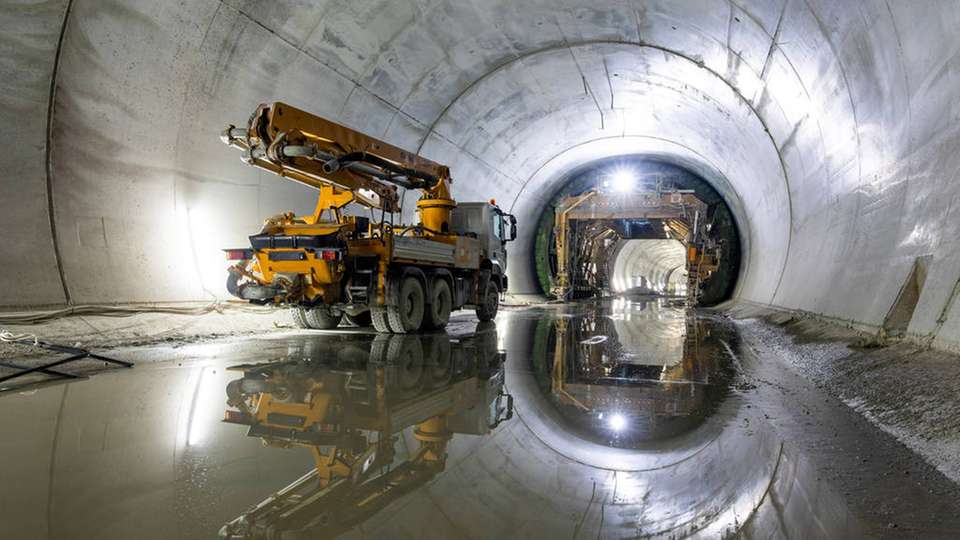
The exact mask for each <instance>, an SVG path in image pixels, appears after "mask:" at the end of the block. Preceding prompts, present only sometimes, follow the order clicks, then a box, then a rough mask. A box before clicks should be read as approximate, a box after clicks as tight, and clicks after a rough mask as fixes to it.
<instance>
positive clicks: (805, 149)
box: [0, 0, 960, 344]
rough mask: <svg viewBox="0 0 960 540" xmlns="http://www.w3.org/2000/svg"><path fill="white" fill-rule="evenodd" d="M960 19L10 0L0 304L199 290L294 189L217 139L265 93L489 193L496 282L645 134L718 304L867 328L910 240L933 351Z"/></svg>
mask: <svg viewBox="0 0 960 540" xmlns="http://www.w3.org/2000/svg"><path fill="white" fill-rule="evenodd" d="M958 19H960V12H958V11H957V10H956V9H955V6H954V5H953V3H952V2H945V1H944V2H936V1H934V2H927V3H924V5H923V9H917V6H914V5H912V4H911V3H876V2H866V1H863V2H860V1H852V2H843V3H838V2H833V1H829V0H778V1H774V2H765V3H762V4H760V3H752V2H745V1H743V0H729V1H728V0H702V1H700V2H694V3H678V2H670V1H668V0H662V1H652V0H651V1H628V2H622V1H618V2H603V1H601V2H584V1H582V0H580V1H574V0H550V1H547V0H538V1H525V2H510V1H507V0H491V1H487V2H470V3H465V2H454V1H441V0H438V1H435V2H414V1H412V0H411V1H386V0H378V1H370V2H350V3H340V2H323V1H317V2H308V1H304V0H274V1H269V2H268V1H253V0H248V1H245V0H223V1H218V0H193V1H189V2H181V3H167V2H150V1H147V0H122V1H121V0H100V1H96V2H94V1H91V0H67V1H60V2H56V1H54V2H39V1H37V2H31V1H22V2H16V3H15V4H14V5H12V6H10V7H9V8H8V9H5V16H4V17H3V20H2V22H0V32H2V35H3V36H4V40H3V42H2V43H0V47H2V48H3V53H4V55H3V57H4V61H3V62H2V64H0V75H2V77H0V80H2V82H0V85H2V92H0V96H2V97H0V100H2V103H3V107H2V112H0V119H2V122H0V134H2V135H3V136H4V140H6V141H8V144H7V151H6V152H3V153H2V156H0V167H2V170H4V171H5V172H6V181H5V182H3V183H2V187H0V200H2V201H3V205H2V212H0V223H2V226H3V230H4V232H5V237H6V240H7V245H6V255H7V257H6V261H7V264H6V268H5V272H4V274H3V278H0V279H2V284H3V286H2V287H0V305H29V306H36V305H42V304H62V303H64V302H73V303H91V302H114V301H122V302H141V301H170V300H189V299H203V298H207V297H209V296H210V295H223V294H224V292H223V291H222V283H221V281H222V279H223V277H224V271H223V261H222V260H221V259H220V255H219V251H218V250H219V249H220V248H222V247H229V246H231V245H238V244H242V243H244V241H245V236H246V235H247V234H249V233H250V231H252V230H255V229H256V228H257V227H258V225H259V223H260V221H261V220H262V219H263V218H264V217H266V216H269V215H271V214H273V213H276V212H279V211H286V210H295V211H305V210H307V209H309V208H310V207H311V206H312V205H311V200H310V199H311V194H310V193H309V191H307V190H305V189H303V188H301V187H299V186H297V185H294V184H292V183H289V182H285V181H283V180H280V179H278V178H273V177H271V176H269V175H267V174H264V173H260V172H258V171H255V170H253V169H251V168H249V167H247V166H245V165H243V164H242V163H241V162H240V161H239V159H237V155H235V153H233V152H231V151H230V150H229V149H227V148H226V147H224V146H222V145H221V144H220V142H219V141H218V139H217V133H218V132H219V130H220V129H222V127H223V126H225V125H226V124H228V123H241V122H243V121H245V120H246V117H247V115H248V114H249V113H250V112H251V111H252V110H253V108H254V107H255V106H256V104H258V103H260V102H265V101H273V100H283V101H287V102H290V103H291V104H293V105H296V106H300V107H304V108H306V109H309V110H311V111H314V112H316V113H319V114H322V115H325V116H328V117H330V118H332V119H334V120H337V121H340V122H343V123H346V124H348V125H350V126H352V127H355V128H358V129H361V130H363V131H366V132H368V133H370V134H372V135H375V136H379V137H382V138H384V139H386V140H388V141H390V142H392V143H394V144H397V145H400V146H403V147H406V148H409V149H418V150H420V151H421V152H422V153H423V154H424V155H425V156H427V157H429V158H432V159H435V160H439V161H441V162H443V163H446V164H448V165H450V167H451V168H452V170H453V173H454V178H455V185H454V190H455V196H456V197H457V198H459V199H461V200H470V199H474V200H485V199H488V198H496V199H497V200H498V201H499V202H500V203H501V204H503V205H506V206H511V207H512V208H513V211H514V212H515V213H516V214H517V215H518V217H519V219H520V220H521V231H523V232H524V233H525V236H524V237H522V238H521V239H520V240H519V241H518V242H517V243H516V244H515V245H513V246H511V247H512V248H513V252H512V255H511V277H512V278H513V280H512V281H511V283H512V286H513V287H515V288H516V289H515V290H516V291H517V292H527V291H530V290H532V288H533V287H534V280H533V279H532V275H531V272H530V264H529V252H530V234H532V230H533V227H532V223H533V222H534V220H535V219H536V217H537V215H538V214H539V212H540V211H541V210H542V207H543V204H544V202H545V201H546V200H547V199H548V198H549V196H550V194H551V192H553V191H555V190H556V189H557V188H558V187H559V183H560V182H562V181H563V179H564V178H566V177H567V176H568V174H569V173H570V172H571V171H573V170H574V169H576V168H578V167H582V166H584V165H585V164H587V163H589V162H591V161H594V160H597V159H601V158H604V157H608V156H611V155H624V154H651V155H656V156H659V157H663V158H667V159H672V160H673V161H675V162H676V163H678V164H682V165H685V166H688V167H690V168H692V169H693V170H695V171H696V172H698V173H701V174H703V175H704V177H705V178H707V179H708V180H711V181H712V182H713V183H714V184H715V186H716V187H717V189H718V191H720V192H721V193H722V194H723V195H724V196H725V198H726V199H727V200H728V202H729V203H730V205H731V207H732V208H733V210H734V214H735V215H736V218H737V220H738V224H739V225H740V228H741V230H742V232H743V237H744V238H743V239H744V245H745V248H746V251H745V255H744V261H745V262H744V270H743V272H742V276H741V282H740V284H739V286H738V290H737V295H738V296H739V297H740V298H741V299H746V300H751V301H755V302H760V303H772V304H776V305H780V306H785V307H790V308H798V309H803V310H807V311H811V312H815V313H821V314H825V315H828V316H831V317H836V318H839V319H848V320H853V321H857V322H860V323H865V324H874V325H876V324H880V323H881V322H882V320H883V317H884V315H885V314H886V312H887V310H888V309H889V306H890V305H891V303H892V302H893V300H894V298H895V297H896V295H897V292H898V290H899V289H900V287H901V285H902V283H903V281H904V279H905V278H906V276H907V274H908V273H909V270H910V267H911V265H912V262H913V259H914V258H915V257H917V256H920V255H927V254H931V255H933V262H932V263H931V266H930V273H929V277H928V279H927V284H926V286H925V289H924V291H923V294H922V295H921V299H920V304H919V306H918V309H917V315H916V316H915V317H914V320H913V322H912V324H911V328H910V329H911V331H913V332H914V333H919V334H925V333H930V332H940V331H941V329H942V332H941V334H942V335H941V338H944V339H943V340H942V344H951V343H953V342H952V338H951V337H950V336H958V335H960V327H958V325H960V318H958V317H955V316H952V315H953V313H952V309H953V308H952V305H953V303H950V302H948V300H949V297H950V295H951V291H953V289H954V284H955V283H956V282H957V278H958V275H957V270H956V268H957V267H958V265H957V264H956V262H957V261H956V260H955V259H956V257H957V255H956V253H960V250H957V249H956V245H955V242H956V240H955V239H956V238H960V235H958V234H957V232H958V231H957V228H958V223H960V222H958V221H957V220H951V219H950V212H951V210H952V207H953V204H952V203H953V200H954V199H955V198H956V196H957V194H958V191H960V188H958V187H957V185H956V183H955V182H953V180H954V178H953V177H954V175H955V171H956V170H960V157H958V156H960V153H958V152H956V151H955V149H956V140H957V134H956V129H957V128H956V127H955V126H957V125H958V124H957V122H955V118H956V116H957V112H956V111H957V110H958V108H960V103H958V97H957V96H958V95H960V94H958V93H957V92H956V89H957V88H958V81H957V77H958V76H960V75H958V73H960V71H958V70H956V69H954V64H955V63H956V58H957V51H958V49H960V37H958V36H957V35H956V33H955V32H954V28H955V27H956V25H957V23H958V22H960V20H958ZM414 198H415V197H414V196H413V194H411V196H410V197H408V200H407V201H406V203H407V206H408V207H409V206H411V205H412V202H413V199H414ZM524 223H527V224H531V226H529V227H523V226H522V224H524ZM945 306H946V308H945ZM957 309H960V308H957ZM938 320H939V321H940V322H938Z"/></svg>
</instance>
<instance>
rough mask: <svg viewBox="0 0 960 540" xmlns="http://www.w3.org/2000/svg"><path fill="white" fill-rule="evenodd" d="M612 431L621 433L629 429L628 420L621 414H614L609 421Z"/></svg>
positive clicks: (608, 424)
mask: <svg viewBox="0 0 960 540" xmlns="http://www.w3.org/2000/svg"><path fill="white" fill-rule="evenodd" d="M607 426H609V427H610V429H612V430H614V431H617V432H620V431H623V430H624V429H626V428H627V418H626V417H625V416H623V415H622V414H620V413H613V414H611V415H610V418H609V419H608V420H607Z"/></svg>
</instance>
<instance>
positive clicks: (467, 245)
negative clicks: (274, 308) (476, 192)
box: [222, 103, 517, 333]
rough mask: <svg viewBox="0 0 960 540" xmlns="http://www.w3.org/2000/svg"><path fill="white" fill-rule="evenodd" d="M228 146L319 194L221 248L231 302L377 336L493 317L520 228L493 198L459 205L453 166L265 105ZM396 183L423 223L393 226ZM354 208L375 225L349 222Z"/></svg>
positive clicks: (229, 135)
mask: <svg viewBox="0 0 960 540" xmlns="http://www.w3.org/2000/svg"><path fill="white" fill-rule="evenodd" d="M222 139H223V141H224V142H225V143H226V144H228V145H229V146H232V147H235V148H238V149H240V150H242V151H243V160H244V162H246V163H248V164H250V165H253V166H255V167H259V168H261V169H264V170H267V171H270V172H272V173H274V174H276V175H279V176H281V177H284V178H289V179H291V180H294V181H297V182H300V183H302V184H306V185H308V186H311V187H314V188H317V189H318V190H319V191H320V193H319V196H318V198H317V205H316V208H315V209H314V211H313V213H312V214H310V215H304V216H295V215H293V213H289V212H288V213H285V214H280V215H277V216H274V217H271V218H269V219H267V220H266V222H265V224H264V227H263V229H262V230H261V231H260V232H259V233H258V234H255V235H253V236H251V237H250V247H249V248H241V249H228V250H225V251H226V252H227V258H228V259H230V260H235V261H237V262H236V264H234V265H233V266H232V267H230V269H229V276H228V278H227V290H229V291H230V293H231V294H232V295H234V296H236V297H238V298H241V299H244V300H248V301H250V302H252V303H256V304H273V305H279V306H289V307H290V308H291V309H292V314H293V319H294V321H295V322H296V324H297V325H299V326H301V327H304V328H315V329H330V328H334V327H336V326H337V325H338V324H340V322H341V320H342V319H346V322H347V324H350V325H353V326H366V325H369V324H373V326H374V327H375V328H376V330H377V331H378V332H381V333H408V332H415V331H417V330H434V329H439V328H443V327H444V326H446V324H447V321H448V320H449V318H450V312H451V311H452V310H455V309H460V308H462V307H465V306H473V307H474V308H475V309H476V313H477V317H478V318H479V319H480V320H481V321H488V320H491V319H493V318H494V317H495V316H496V314H497V309H498V307H499V303H500V296H501V294H502V293H503V292H505V291H506V289H507V277H506V274H505V272H506V267H507V252H506V243H507V242H508V241H511V240H513V239H515V238H516V235H517V221H516V218H515V217H513V216H512V215H510V214H507V213H505V212H503V211H502V210H500V208H498V207H497V206H496V204H495V202H494V201H492V200H491V201H490V202H489V203H485V202H483V203H459V204H458V203H457V202H456V201H454V200H453V198H452V197H451V194H450V183H451V178H450V171H449V169H448V168H447V167H445V166H443V165H440V164H438V163H434V162H433V161H430V160H427V159H424V158H422V157H420V156H418V155H416V154H412V153H410V152H407V151H405V150H403V149H400V148H397V147H395V146H392V145H390V144H387V143H385V142H383V141H380V140H378V139H375V138H373V137H369V136H367V135H364V134H363V133H360V132H357V131H354V130H352V129H350V128H347V127H345V126H342V125H340V124H337V123H335V122H331V121H329V120H326V119H324V118H320V117H318V116H314V115H312V114H310V113H307V112H305V111H302V110H299V109H296V108H294V107H291V106H289V105H286V104H283V103H274V104H272V105H260V107H258V108H257V110H256V111H255V112H254V113H253V116H251V117H250V121H249V122H248V124H247V126H246V127H241V128H237V127H234V126H229V127H227V129H226V130H224V132H223V135H222ZM398 187H403V188H405V189H416V190H420V192H421V196H420V199H419V201H418V202H417V214H418V216H419V223H418V224H416V225H411V226H405V225H399V224H394V223H393V216H394V215H395V214H396V213H398V212H400V211H401V201H400V197H399V195H398ZM351 204H353V205H354V208H360V209H361V210H363V209H364V207H365V208H366V211H367V212H369V217H366V216H361V215H348V213H347V211H346V207H347V206H348V205H351ZM377 211H379V212H377ZM378 213H379V216H378V215H377V214H378Z"/></svg>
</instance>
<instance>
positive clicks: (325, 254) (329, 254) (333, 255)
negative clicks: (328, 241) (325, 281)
mask: <svg viewBox="0 0 960 540" xmlns="http://www.w3.org/2000/svg"><path fill="white" fill-rule="evenodd" d="M320 257H321V258H322V259H323V260H325V261H335V260H337V251H336V250H334V249H325V250H323V251H321V252H320Z"/></svg>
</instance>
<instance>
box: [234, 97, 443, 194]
mask: <svg viewBox="0 0 960 540" xmlns="http://www.w3.org/2000/svg"><path fill="white" fill-rule="evenodd" d="M221 138H222V140H223V142H224V143H226V144H228V145H230V146H233V147H235V148H239V149H241V150H243V152H244V153H243V160H244V161H245V162H247V163H249V164H250V165H254V166H256V167H260V168H261V169H264V170H267V171H270V172H272V173H274V174H276V175H278V176H283V177H285V178H290V179H293V180H296V181H298V182H301V183H303V184H306V185H309V186H312V187H315V188H321V187H326V186H332V187H334V188H336V189H340V190H343V191H345V192H348V193H350V194H352V196H353V197H352V198H353V201H356V202H358V203H360V204H363V205H365V206H369V207H372V208H382V209H384V210H386V211H387V212H397V211H399V210H400V205H399V197H398V196H397V186H401V187H404V188H409V189H419V190H422V191H423V192H424V193H423V196H422V198H423V199H450V188H449V182H450V170H449V169H448V168H447V167H445V166H443V165H440V164H438V163H434V162H433V161H430V160H428V159H424V158H421V157H420V156H418V155H416V154H412V153H410V152H407V151H405V150H403V149H402V148H397V147H396V146H393V145H391V144H387V143H385V142H383V141H381V140H379V139H375V138H373V137H370V136H368V135H364V134H363V133H360V132H358V131H354V130H352V129H350V128H348V127H346V126H342V125H340V124H337V123H335V122H331V121H329V120H325V119H323V118H320V117H319V116H315V115H312V114H310V113H308V112H305V111H302V110H300V109H297V108H294V107H291V106H289V105H286V104H284V103H279V102H277V103H274V104H272V105H267V104H263V105H260V106H259V107H258V108H257V110H256V112H254V113H253V116H251V117H250V121H249V123H248V125H247V127H245V128H238V127H235V126H233V125H231V126H229V127H227V129H225V130H224V132H223V134H222V136H221Z"/></svg>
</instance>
